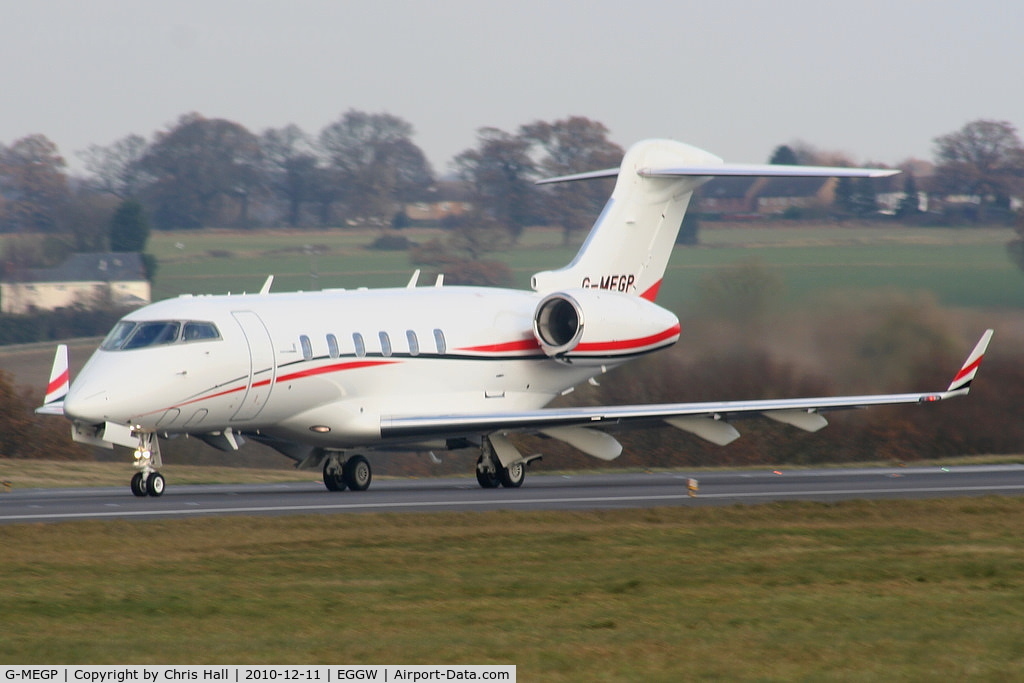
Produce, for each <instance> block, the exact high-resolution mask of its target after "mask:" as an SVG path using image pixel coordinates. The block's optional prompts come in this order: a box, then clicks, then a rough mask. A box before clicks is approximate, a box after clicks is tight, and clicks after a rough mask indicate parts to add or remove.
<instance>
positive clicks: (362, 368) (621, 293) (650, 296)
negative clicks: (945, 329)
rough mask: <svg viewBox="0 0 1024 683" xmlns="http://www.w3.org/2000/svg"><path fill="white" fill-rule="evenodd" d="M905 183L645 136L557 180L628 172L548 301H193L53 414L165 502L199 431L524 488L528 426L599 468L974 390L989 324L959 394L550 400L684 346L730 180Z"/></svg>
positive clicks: (133, 342) (64, 362)
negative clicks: (738, 423)
mask: <svg viewBox="0 0 1024 683" xmlns="http://www.w3.org/2000/svg"><path fill="white" fill-rule="evenodd" d="M893 173H896V171H889V170H880V169H850V168H824V167H799V166H788V167H787V166H775V165H736V164H727V163H724V162H723V161H722V160H721V159H719V158H718V157H716V156H713V155H712V154H709V153H707V152H705V151H703V150H700V149H697V148H695V147H691V146H689V145H684V144H681V143H678V142H673V141H669V140H648V141H644V142H640V143H638V144H636V145H634V146H633V147H632V148H631V149H630V150H629V152H628V153H627V154H626V155H625V158H624V159H623V161H622V164H621V167H620V168H617V169H610V170H606V171H596V172H592V173H584V174H579V175H573V176H566V177H562V178H554V179H552V180H549V181H544V182H564V181H577V180H586V179H588V178H600V177H609V176H616V175H617V176H618V180H617V182H616V185H615V190H614V192H613V193H612V196H611V199H610V200H609V201H608V203H607V205H606V206H605V208H604V211H603V212H602V213H601V215H600V217H599V218H598V219H597V222H596V223H595V224H594V227H593V228H592V230H591V232H590V235H589V236H588V237H587V240H586V242H585V243H584V244H583V246H582V247H581V248H580V250H579V253H578V254H577V255H576V257H575V259H574V260H573V261H572V263H570V264H569V265H568V266H566V267H564V268H562V269H559V270H553V271H546V272H540V273H537V274H536V275H534V276H533V279H532V291H518V290H508V289H497V288H484V287H451V286H447V287H446V286H443V283H442V281H441V278H439V279H438V281H437V282H436V283H434V284H433V286H417V282H416V276H414V277H413V279H412V280H411V281H410V282H409V284H408V285H407V286H406V287H404V288H394V289H373V290H365V289H360V290H355V291H345V290H328V291H321V292H297V293H271V292H270V283H271V280H272V278H268V280H267V283H266V284H265V285H264V287H263V289H262V291H260V292H259V293H258V294H243V295H227V296H181V297H178V298H176V299H169V300H165V301H160V302H158V303H155V304H151V305H149V306H145V307H143V308H140V309H138V310H137V311H134V312H132V313H130V314H129V315H126V316H125V317H124V318H123V319H121V321H119V322H118V323H117V324H116V325H115V327H114V329H113V330H112V331H111V332H110V334H109V335H108V336H107V337H106V339H105V340H104V341H103V343H102V344H101V345H100V347H99V349H98V350H97V351H96V352H95V353H94V354H93V355H92V357H91V358H90V359H89V361H88V363H87V364H86V365H85V367H84V368H83V369H82V371H81V372H80V373H79V375H78V377H77V378H76V379H75V381H74V383H71V384H70V385H69V374H68V359H67V348H66V347H65V346H63V345H62V346H60V347H59V348H58V351H57V357H56V359H55V361H54V366H53V373H52V376H51V379H50V385H49V387H48V391H47V395H46V399H45V405H44V406H42V407H41V408H39V409H38V410H39V411H40V412H43V413H50V414H62V415H64V416H65V417H67V418H68V419H70V420H71V422H72V436H73V438H74V439H75V440H76V441H80V442H84V443H88V444H96V445H100V446H106V447H111V446H112V445H113V444H120V445H123V446H127V447H130V448H133V449H134V459H135V465H136V467H137V468H138V472H137V473H136V474H135V476H134V477H133V478H132V480H131V490H132V493H134V494H135V495H136V496H147V495H149V496H159V495H161V494H162V493H163V491H164V486H165V482H164V478H163V476H162V475H161V474H160V472H159V471H158V470H159V468H160V467H161V457H160V440H161V439H162V438H168V437H173V436H179V435H189V436H192V437H196V438H199V439H202V440H203V441H205V442H206V443H208V444H210V445H211V446H214V447H216V448H219V449H221V450H224V451H232V450H236V449H238V447H239V446H240V445H241V444H242V443H243V442H244V438H250V439H254V440H256V441H259V442H261V443H264V444H267V445H269V446H271V447H273V448H275V449H276V450H278V451H279V452H281V453H282V454H284V455H286V456H288V457H289V458H292V459H293V460H295V461H296V465H297V467H300V468H304V469H317V470H321V471H322V472H323V480H324V484H325V485H326V486H327V488H328V489H330V490H332V491H341V490H344V489H346V488H347V489H351V490H353V491H362V490H365V489H366V488H367V487H368V486H369V485H370V480H371V470H370V464H369V462H368V461H367V459H366V457H365V456H364V455H363V453H366V452H369V451H400V452H416V451H420V452H424V451H439V450H444V449H456V448H467V447H471V448H475V449H477V450H478V451H479V459H478V460H477V464H476V477H477V480H478V482H479V483H480V486H482V487H484V488H495V487H498V486H506V487H518V486H520V485H522V483H523V479H524V477H525V473H526V466H527V465H528V463H529V462H530V461H531V460H532V459H533V458H535V457H539V456H536V455H534V456H525V457H524V456H523V455H522V454H521V453H520V452H519V451H518V450H517V449H516V447H515V446H514V445H513V443H512V441H510V440H509V438H508V436H509V434H511V433H514V432H531V433H539V434H543V435H546V436H547V437H550V438H554V439H558V440H561V441H564V442H566V443H569V444H571V445H572V446H574V447H576V448H578V449H580V450H581V451H583V452H585V453H588V454H589V455H592V456H594V457H596V458H600V459H602V460H612V459H614V458H616V457H617V456H618V455H619V454H620V453H621V451H622V446H621V445H620V444H619V442H618V441H616V439H615V438H614V436H612V435H611V434H610V433H609V432H614V431H615V430H616V429H622V428H628V427H630V426H644V427H649V426H653V425H656V424H659V423H668V424H669V425H672V426H673V427H676V428H678V429H681V430H684V431H687V432H691V433H693V434H696V435H698V436H699V437H702V438H704V439H706V440H708V441H711V442H713V443H716V444H722V445H724V444H727V443H729V442H731V441H732V440H733V439H735V438H737V437H738V436H739V433H738V432H737V431H736V429H735V428H734V427H733V426H732V425H731V424H730V422H729V420H731V419H734V418H741V417H748V416H764V417H767V418H771V419H773V420H777V421H779V422H782V423H786V424H789V425H792V426H795V427H798V428H800V429H803V430H807V431H816V430H818V429H821V428H822V427H824V426H825V425H826V424H827V423H826V421H825V418H824V417H823V416H822V413H824V412H827V411H830V410H838V409H845V408H860V407H866V406H874V405H883V404H900V403H930V402H934V401H939V400H944V399H947V398H951V397H954V396H960V395H962V394H966V393H967V391H968V389H969V387H970V384H971V380H972V379H973V378H974V376H975V373H976V372H977V369H978V366H979V364H980V362H981V358H982V356H983V354H984V352H985V349H986V347H987V345H988V342H989V339H990V338H991V335H992V332H991V330H989V331H987V332H985V333H984V335H983V336H982V338H981V340H980V341H979V342H978V344H977V346H976V347H975V349H974V351H973V352H972V353H971V354H970V356H969V357H968V359H967V361H966V363H965V364H964V365H963V367H962V368H961V369H960V371H959V372H958V373H957V374H956V376H955V378H954V379H953V382H952V383H951V384H950V385H949V387H948V388H947V389H946V390H945V391H937V392H935V393H926V394H919V393H918V394H889V395H869V396H841V397H827V398H801V399H785V400H753V401H729V402H719V403H672V404H661V405H625V406H623V405H620V406H599V407H585V408H545V407H544V406H546V405H547V404H548V403H549V402H550V401H551V400H552V399H553V398H555V397H556V396H559V395H560V394H563V393H565V392H567V391H569V390H571V389H572V387H574V386H575V385H577V384H580V383H582V382H586V381H588V380H591V379H593V378H594V377H595V376H597V375H600V374H601V373H604V372H606V371H607V370H609V369H611V368H614V367H616V366H618V365H621V364H623V363H625V362H626V361H629V360H631V359H634V358H637V357H638V356H641V355H644V354H647V353H651V352H653V351H658V350H660V349H664V348H666V347H668V346H670V345H672V344H673V343H675V342H676V340H677V339H679V333H680V326H679V320H678V318H677V317H676V316H675V315H674V314H673V313H672V312H670V311H668V310H666V309H664V308H661V307H660V306H658V305H657V304H656V303H655V299H656V296H657V294H658V288H659V287H660V285H661V282H662V277H663V275H664V272H665V267H666V265H667V263H668V259H669V255H670V254H671V252H672V247H673V244H674V243H675V240H676V234H677V232H678V231H679V227H680V223H681V222H682V219H683V214H684V212H685V211H686V207H687V204H688V203H689V201H690V197H691V196H692V194H693V191H694V190H695V189H697V188H698V187H700V186H701V185H703V184H704V183H706V182H707V181H708V180H710V179H711V178H713V177H716V176H789V177H794V176H797V177H799V176H823V177H828V176H848V177H879V176H885V175H890V174H893Z"/></svg>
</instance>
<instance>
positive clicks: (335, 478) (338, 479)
mask: <svg viewBox="0 0 1024 683" xmlns="http://www.w3.org/2000/svg"><path fill="white" fill-rule="evenodd" d="M324 486H326V487H327V490H328V491H344V490H345V489H346V488H347V487H348V484H347V483H346V482H345V474H344V470H343V469H342V467H341V463H339V462H338V459H337V458H333V457H332V458H327V460H326V461H324Z"/></svg>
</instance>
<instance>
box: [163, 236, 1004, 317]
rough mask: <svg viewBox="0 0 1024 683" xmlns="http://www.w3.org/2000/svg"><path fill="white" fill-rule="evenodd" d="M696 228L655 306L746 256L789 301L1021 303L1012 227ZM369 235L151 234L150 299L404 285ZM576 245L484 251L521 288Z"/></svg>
mask: <svg viewBox="0 0 1024 683" xmlns="http://www.w3.org/2000/svg"><path fill="white" fill-rule="evenodd" d="M707 225H708V226H709V227H706V228H705V229H704V230H703V231H702V233H701V241H702V244H701V246H699V247H696V248H684V247H677V248H676V250H675V253H674V254H673V256H672V260H671V262H670V265H669V271H668V273H667V275H666V282H665V284H664V286H663V287H662V290H661V296H662V297H663V299H664V303H665V304H666V305H668V306H669V307H670V308H672V309H673V310H675V311H677V312H679V313H686V312H687V311H688V310H689V308H690V306H691V305H692V302H693V300H694V296H695V291H696V287H697V284H698V282H699V280H700V278H701V276H702V275H703V274H705V273H707V272H708V271H709V270H712V269H714V268H716V267H720V266H723V265H728V264H732V263H737V262H742V261H748V260H755V261H757V262H760V263H762V264H764V265H766V266H769V267H772V268H775V269H777V270H778V271H779V272H780V273H781V274H782V276H783V277H784V280H785V283H786V292H787V297H788V299H789V300H790V301H791V302H793V303H799V302H801V301H805V300H807V299H808V298H813V297H817V296H820V295H821V294H822V293H824V292H829V291H847V290H854V289H864V288H895V289H904V290H927V291H930V292H933V293H934V294H935V296H936V297H938V300H939V302H940V303H942V304H945V305H951V306H965V307H981V308H1019V307H1022V306H1024V274H1022V273H1021V272H1020V271H1019V270H1018V269H1017V268H1016V267H1015V266H1014V265H1013V264H1012V263H1011V262H1010V261H1009V259H1008V258H1007V256H1006V250H1005V244H1006V242H1008V241H1009V240H1010V239H1011V237H1012V234H1013V233H1012V231H1010V230H1008V229H989V228H985V229H949V228H905V227H843V228H840V227H835V226H831V225H829V226H822V227H817V228H815V227H804V226H801V227H789V226H787V227H775V228H770V227H717V226H715V225H714V224H707ZM376 234H377V233H375V232H372V231H344V230H328V231H316V232H308V231H303V232H297V233H286V232H281V231H274V232H255V233H237V232H235V233H228V232H222V231H212V232H210V231H204V232H188V233H157V234H155V235H154V237H153V238H152V251H153V252H154V253H155V254H156V255H157V256H158V258H160V259H161V266H160V271H159V273H158V275H157V279H156V282H155V285H154V290H155V291H154V296H155V298H158V299H159V298H166V297H169V296H176V295H178V294H181V293H213V294H217V293H226V292H228V291H230V292H242V291H250V292H251V291H255V290H258V289H259V288H260V286H261V285H262V284H263V281H264V280H265V279H266V276H267V275H268V274H273V275H274V276H275V285H274V286H275V289H277V290H278V291H281V290H294V289H303V290H310V289H322V288H330V287H343V288H355V287H380V286H403V285H404V284H405V283H406V282H407V281H408V279H409V277H410V275H411V274H412V271H413V270H414V269H415V266H413V265H412V264H411V263H410V262H409V255H408V254H407V253H406V252H382V251H374V250H369V249H366V248H365V245H368V244H369V243H370V242H371V241H372V240H373V238H374V237H375V236H376ZM408 235H409V236H410V238H411V239H414V240H416V241H420V242H423V241H426V240H428V239H431V238H433V237H436V236H437V235H438V233H437V232H436V231H417V230H411V231H409V232H408ZM581 238H582V236H578V239H581ZM306 244H310V245H324V246H325V247H327V248H328V249H329V250H328V251H326V252H325V253H318V254H315V255H311V254H307V253H304V252H303V251H302V247H303V245H306ZM176 245H180V248H179V247H178V246H176ZM576 250H577V245H576V244H574V245H573V246H570V247H563V246H561V233H560V232H558V231H555V230H547V229H544V230H540V229H536V230H529V231H527V232H526V233H525V235H524V237H523V240H522V243H521V244H520V245H519V246H518V247H516V248H515V249H512V250H510V251H508V252H505V253H496V254H494V255H493V257H494V258H498V259H500V260H503V261H505V262H506V263H508V264H509V265H510V266H511V267H512V269H513V271H514V272H515V275H516V280H517V281H516V286H518V287H528V286H529V277H530V275H532V274H533V273H534V272H536V271H538V270H543V269H549V268H557V267H560V266H562V265H565V264H566V263H568V262H569V261H570V260H571V259H572V257H573V256H574V255H575V253H576ZM211 253H220V254H221V256H219V257H218V256H213V255H211ZM228 253H230V255H227V254H228ZM314 274H315V276H314Z"/></svg>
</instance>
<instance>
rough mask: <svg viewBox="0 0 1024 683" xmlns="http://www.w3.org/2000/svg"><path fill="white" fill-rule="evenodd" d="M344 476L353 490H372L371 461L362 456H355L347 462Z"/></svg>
mask: <svg viewBox="0 0 1024 683" xmlns="http://www.w3.org/2000/svg"><path fill="white" fill-rule="evenodd" d="M342 476H344V478H345V483H346V484H348V487H349V488H350V489H351V490H353V491H365V490H366V489H368V488H370V482H371V481H372V480H373V471H372V470H371V469H370V461H369V460H367V459H366V458H364V457H363V456H361V455H353V456H352V457H351V458H349V459H348V460H346V461H345V466H344V468H343V474H342Z"/></svg>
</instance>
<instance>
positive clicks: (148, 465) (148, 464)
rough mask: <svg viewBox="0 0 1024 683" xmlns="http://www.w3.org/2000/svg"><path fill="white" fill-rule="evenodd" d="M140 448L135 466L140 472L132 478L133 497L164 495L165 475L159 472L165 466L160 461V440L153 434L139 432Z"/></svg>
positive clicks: (136, 455) (136, 451)
mask: <svg viewBox="0 0 1024 683" xmlns="http://www.w3.org/2000/svg"><path fill="white" fill-rule="evenodd" d="M138 437H139V446H138V448H136V449H135V454H134V455H135V466H136V467H138V468H139V471H138V472H136V473H135V476H133V477H132V481H131V489H132V495H134V496H136V497H138V498H144V497H145V496H152V497H154V498H158V497H160V496H162V495H164V487H165V486H166V482H165V481H164V475H162V474H160V473H159V472H158V471H157V468H158V467H161V466H162V465H163V462H162V460H161V459H160V440H159V439H158V438H157V436H156V434H153V433H152V432H139V433H138Z"/></svg>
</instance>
